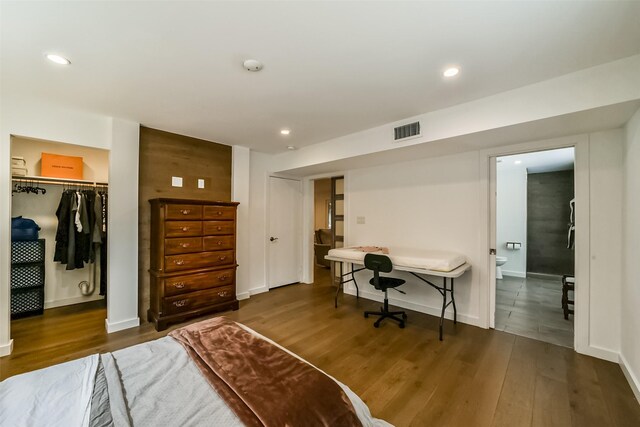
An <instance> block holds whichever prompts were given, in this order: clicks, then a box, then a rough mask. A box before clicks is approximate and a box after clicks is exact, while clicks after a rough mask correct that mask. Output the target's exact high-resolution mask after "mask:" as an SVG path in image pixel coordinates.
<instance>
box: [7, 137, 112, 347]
mask: <svg viewBox="0 0 640 427" xmlns="http://www.w3.org/2000/svg"><path fill="white" fill-rule="evenodd" d="M11 172H12V198H11V217H12V228H11V280H10V286H11V330H12V337H13V339H14V341H15V346H16V349H20V348H22V346H23V345H25V344H28V345H31V346H36V347H41V348H44V347H47V346H51V344H58V343H61V342H64V341H65V340H69V339H72V338H73V337H72V335H73V334H76V335H81V334H82V333H83V331H84V330H89V329H93V330H100V329H103V328H104V321H105V319H106V318H107V304H106V292H107V275H106V273H107V261H108V260H107V246H106V244H107V234H108V230H107V212H108V178H109V177H108V174H109V151H108V150H103V149H97V148H90V147H85V146H78V145H73V144H66V143H60V142H53V141H45V140H40V139H34V138H27V137H21V136H12V137H11ZM65 334H66V335H65Z"/></svg>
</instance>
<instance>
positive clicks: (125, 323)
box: [104, 317, 140, 334]
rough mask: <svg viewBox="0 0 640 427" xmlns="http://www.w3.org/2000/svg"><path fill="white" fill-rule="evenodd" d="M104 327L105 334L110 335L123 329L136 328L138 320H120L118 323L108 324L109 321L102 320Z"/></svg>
mask: <svg viewBox="0 0 640 427" xmlns="http://www.w3.org/2000/svg"><path fill="white" fill-rule="evenodd" d="M104 324H105V327H106V329H107V333H108V334H111V333H113V332H118V331H122V330H124V329H129V328H135V327H136V326H140V318H139V317H134V318H133V319H127V320H121V321H119V322H113V323H111V322H109V319H105V320H104Z"/></svg>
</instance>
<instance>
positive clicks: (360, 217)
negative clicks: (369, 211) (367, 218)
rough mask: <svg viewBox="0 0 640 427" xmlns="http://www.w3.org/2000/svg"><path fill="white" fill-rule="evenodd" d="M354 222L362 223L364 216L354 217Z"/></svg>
mask: <svg viewBox="0 0 640 427" xmlns="http://www.w3.org/2000/svg"><path fill="white" fill-rule="evenodd" d="M356 223H357V224H364V217H363V216H358V217H356Z"/></svg>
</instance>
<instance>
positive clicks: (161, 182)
mask: <svg viewBox="0 0 640 427" xmlns="http://www.w3.org/2000/svg"><path fill="white" fill-rule="evenodd" d="M139 173H140V177H139V196H138V215H139V217H138V218H139V224H138V251H139V253H138V266H139V270H138V312H139V315H140V320H141V321H142V322H146V321H147V309H148V308H149V247H150V240H149V233H150V215H151V213H150V212H151V211H150V206H149V200H150V199H155V198H158V197H166V198H179V199H198V200H219V201H231V147H230V146H228V145H222V144H217V143H215V142H210V141H205V140H202V139H197V138H191V137H188V136H183V135H177V134H174V133H170V132H164V131H161V130H156V129H151V128H147V127H140V172H139ZM172 176H179V177H182V180H183V182H182V187H181V188H180V187H172V186H171V177H172ZM198 178H200V179H204V180H205V188H204V189H199V188H198V184H197V183H198Z"/></svg>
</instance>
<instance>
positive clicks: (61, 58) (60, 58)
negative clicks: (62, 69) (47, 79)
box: [47, 53, 71, 65]
mask: <svg viewBox="0 0 640 427" xmlns="http://www.w3.org/2000/svg"><path fill="white" fill-rule="evenodd" d="M47 59H48V60H49V61H51V62H55V63H56V64H60V65H69V64H71V61H69V60H68V59H67V58H65V57H64V56H60V55H56V54H53V53H49V54H47Z"/></svg>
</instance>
